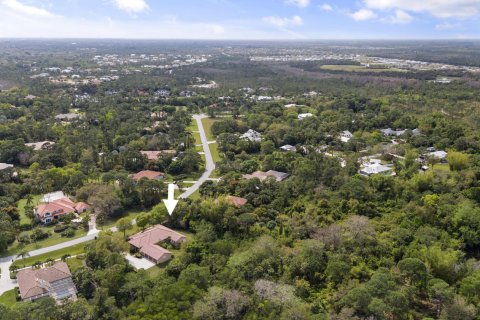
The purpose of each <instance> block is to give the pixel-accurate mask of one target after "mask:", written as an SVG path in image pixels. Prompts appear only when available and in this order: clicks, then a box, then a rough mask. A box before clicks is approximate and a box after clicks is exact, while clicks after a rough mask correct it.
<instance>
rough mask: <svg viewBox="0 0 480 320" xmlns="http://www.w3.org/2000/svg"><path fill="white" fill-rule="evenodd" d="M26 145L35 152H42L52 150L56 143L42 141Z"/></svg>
mask: <svg viewBox="0 0 480 320" xmlns="http://www.w3.org/2000/svg"><path fill="white" fill-rule="evenodd" d="M25 145H26V146H27V147H30V148H33V150H34V151H40V150H49V149H51V148H52V147H53V146H54V145H55V142H53V141H41V142H32V143H25Z"/></svg>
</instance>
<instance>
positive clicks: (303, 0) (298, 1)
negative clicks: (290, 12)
mask: <svg viewBox="0 0 480 320" xmlns="http://www.w3.org/2000/svg"><path fill="white" fill-rule="evenodd" d="M285 3H286V4H292V5H294V6H297V7H299V8H305V7H308V5H309V4H310V0H285Z"/></svg>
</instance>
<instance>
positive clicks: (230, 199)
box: [225, 196, 248, 208]
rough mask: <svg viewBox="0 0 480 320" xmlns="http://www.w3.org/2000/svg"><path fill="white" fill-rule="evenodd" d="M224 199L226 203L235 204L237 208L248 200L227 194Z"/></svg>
mask: <svg viewBox="0 0 480 320" xmlns="http://www.w3.org/2000/svg"><path fill="white" fill-rule="evenodd" d="M225 200H226V201H227V203H229V204H231V205H232V206H235V207H237V208H240V207H243V206H244V205H246V204H247V202H248V200H247V199H245V198H240V197H235V196H227V197H226V198H225Z"/></svg>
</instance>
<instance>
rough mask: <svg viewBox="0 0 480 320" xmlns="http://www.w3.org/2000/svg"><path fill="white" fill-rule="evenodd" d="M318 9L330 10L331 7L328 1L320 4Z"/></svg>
mask: <svg viewBox="0 0 480 320" xmlns="http://www.w3.org/2000/svg"><path fill="white" fill-rule="evenodd" d="M320 9H322V10H323V11H332V10H333V7H332V6H331V5H329V4H328V3H325V4H322V5H321V6H320Z"/></svg>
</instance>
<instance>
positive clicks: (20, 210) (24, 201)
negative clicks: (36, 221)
mask: <svg viewBox="0 0 480 320" xmlns="http://www.w3.org/2000/svg"><path fill="white" fill-rule="evenodd" d="M41 197H42V196H40V195H38V196H33V198H32V205H34V206H36V205H37V204H38V203H39V201H40V198H41ZM26 204H27V199H22V200H20V201H18V203H17V208H18V213H19V214H20V224H30V222H32V220H31V219H30V218H29V217H28V216H27V214H26V213H25V205H26Z"/></svg>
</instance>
